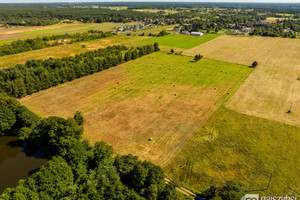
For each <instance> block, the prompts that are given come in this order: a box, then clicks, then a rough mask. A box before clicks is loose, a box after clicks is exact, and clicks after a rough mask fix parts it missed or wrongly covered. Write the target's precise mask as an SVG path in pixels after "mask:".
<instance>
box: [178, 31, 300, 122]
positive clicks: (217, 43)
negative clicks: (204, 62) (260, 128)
mask: <svg viewBox="0 0 300 200" xmlns="http://www.w3.org/2000/svg"><path fill="white" fill-rule="evenodd" d="M196 53H201V54H203V55H204V56H205V57H208V58H212V59H217V60H222V61H226V62H232V63H240V64H246V65H251V63H252V62H253V61H255V60H256V61H258V63H259V65H258V67H257V68H256V69H255V70H254V72H253V73H252V74H251V75H250V76H249V78H248V79H247V80H246V81H245V82H244V84H243V85H242V86H241V87H240V88H239V89H238V91H237V92H236V93H235V94H234V95H233V97H232V98H231V99H230V101H228V103H227V104H226V106H227V107H228V108H230V109H233V110H236V111H238V112H241V113H244V114H249V115H254V116H258V117H262V118H267V119H272V120H277V121H281V122H284V123H288V124H291V125H296V126H300V92H299V91H300V81H298V80H297V78H298V77H299V76H300V40H298V39H285V38H269V37H236V36H225V35H224V36H221V37H219V38H216V39H214V40H212V41H209V42H207V43H204V44H202V45H200V46H197V47H195V48H192V49H189V50H186V51H185V52H184V54H185V55H195V54H196ZM291 105H292V113H291V114H288V113H287V111H288V110H289V109H290V106H291Z"/></svg>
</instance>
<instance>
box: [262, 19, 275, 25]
mask: <svg viewBox="0 0 300 200" xmlns="http://www.w3.org/2000/svg"><path fill="white" fill-rule="evenodd" d="M260 24H264V25H267V24H272V23H271V22H269V21H266V20H261V21H260Z"/></svg>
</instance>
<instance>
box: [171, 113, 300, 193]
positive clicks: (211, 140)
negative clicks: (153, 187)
mask: <svg viewBox="0 0 300 200" xmlns="http://www.w3.org/2000/svg"><path fill="white" fill-rule="evenodd" d="M299 144H300V128H297V127H293V126H290V125H286V124H283V123H280V122H276V121H271V120H266V119H262V118H257V117H252V116H249V115H244V114H240V113H237V112H235V111H231V110H228V109H226V108H222V109H220V110H219V111H218V112H217V113H216V114H215V115H214V116H213V117H212V118H211V119H210V120H209V121H208V122H207V123H206V124H205V126H204V127H203V128H202V129H201V130H200V131H199V132H198V133H197V134H196V135H195V137H194V138H192V140H191V141H190V142H189V143H188V145H187V147H186V149H185V150H184V151H182V153H180V154H179V156H178V157H177V160H176V161H175V162H173V163H171V164H170V165H169V168H168V170H167V173H170V174H172V175H173V177H178V178H179V179H180V180H181V181H182V182H183V183H185V184H186V186H188V187H189V188H194V189H195V190H198V191H199V190H201V189H203V188H204V187H209V186H211V185H212V184H215V185H218V184H220V183H222V182H225V181H226V180H235V181H237V182H241V183H242V184H243V185H244V189H245V190H247V191H254V190H262V189H265V188H266V187H267V184H268V181H269V176H270V172H274V176H273V178H272V181H271V184H270V188H269V190H268V191H255V193H264V194H297V193H299V191H300V176H299V174H300V161H299V160H298V159H297V158H299V157H300V148H299Z"/></svg>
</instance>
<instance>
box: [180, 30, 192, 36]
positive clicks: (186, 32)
mask: <svg viewBox="0 0 300 200" xmlns="http://www.w3.org/2000/svg"><path fill="white" fill-rule="evenodd" d="M180 34H183V35H189V34H190V33H189V32H188V31H187V30H184V31H181V32H180Z"/></svg>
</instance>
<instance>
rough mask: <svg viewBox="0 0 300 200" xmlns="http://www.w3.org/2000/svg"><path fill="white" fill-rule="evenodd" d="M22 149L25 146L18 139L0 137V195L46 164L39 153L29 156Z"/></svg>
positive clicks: (45, 160)
mask: <svg viewBox="0 0 300 200" xmlns="http://www.w3.org/2000/svg"><path fill="white" fill-rule="evenodd" d="M24 149H25V145H24V143H23V142H22V141H21V140H20V139H19V138H18V137H13V136H0V194H1V193H2V192H3V191H4V190H5V189H6V188H8V187H14V186H16V185H17V184H18V181H19V180H20V179H26V178H27V177H28V176H29V175H30V174H32V173H33V172H35V171H36V170H37V169H39V168H40V167H41V166H42V165H43V164H45V163H46V162H47V159H45V158H44V156H43V154H42V153H41V152H35V153H34V154H33V155H29V154H28V153H25V152H24Z"/></svg>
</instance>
